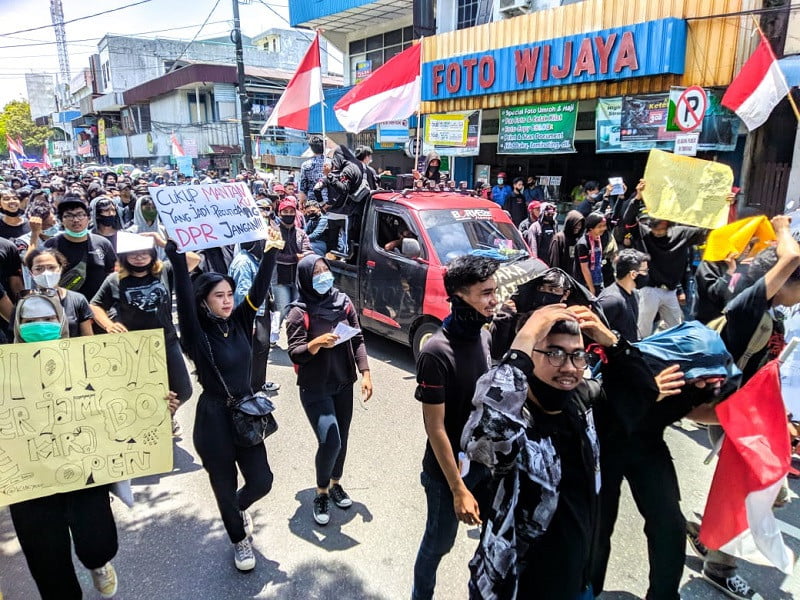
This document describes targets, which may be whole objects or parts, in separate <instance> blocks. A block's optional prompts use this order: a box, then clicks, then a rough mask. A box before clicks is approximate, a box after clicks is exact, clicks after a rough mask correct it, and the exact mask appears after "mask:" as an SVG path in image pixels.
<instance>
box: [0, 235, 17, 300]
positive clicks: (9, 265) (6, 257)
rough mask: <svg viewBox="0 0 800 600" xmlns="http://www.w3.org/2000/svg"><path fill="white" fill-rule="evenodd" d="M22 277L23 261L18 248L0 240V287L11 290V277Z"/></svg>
mask: <svg viewBox="0 0 800 600" xmlns="http://www.w3.org/2000/svg"><path fill="white" fill-rule="evenodd" d="M14 276H17V277H22V260H21V259H20V257H19V252H18V251H17V247H16V246H15V245H14V244H13V243H12V242H10V241H8V240H6V239H3V238H0V285H2V286H3V288H4V289H5V290H10V289H11V286H10V285H9V283H8V280H9V278H10V277H14Z"/></svg>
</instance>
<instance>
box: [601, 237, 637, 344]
mask: <svg viewBox="0 0 800 600" xmlns="http://www.w3.org/2000/svg"><path fill="white" fill-rule="evenodd" d="M648 260H650V257H649V256H648V255H647V254H645V253H644V252H639V251H638V250H631V249H628V250H623V251H622V252H620V253H619V255H618V256H617V260H616V263H615V270H616V280H615V281H614V283H612V284H611V285H610V286H608V287H607V288H605V289H604V290H603V291H602V292H601V293H600V296H598V298H597V303H598V304H599V305H600V308H602V309H603V314H604V315H605V317H606V319H607V320H608V324H609V325H610V326H611V328H612V329H616V330H617V331H619V332H620V334H621V335H622V337H624V338H625V339H626V340H628V341H629V342H636V341H638V340H639V325H638V322H639V300H638V298H637V297H636V291H635V290H637V289H639V288H641V287H643V286H645V285H647V279H648V277H649V273H648V262H647V261H648Z"/></svg>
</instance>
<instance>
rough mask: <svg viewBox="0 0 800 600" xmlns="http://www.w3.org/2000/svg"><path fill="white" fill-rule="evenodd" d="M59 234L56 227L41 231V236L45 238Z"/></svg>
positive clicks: (59, 230)
mask: <svg viewBox="0 0 800 600" xmlns="http://www.w3.org/2000/svg"><path fill="white" fill-rule="evenodd" d="M59 233H61V229H59V227H58V225H53V226H52V227H49V228H48V229H45V230H44V231H42V235H44V236H47V237H49V238H51V237H55V236H57V235H58V234H59Z"/></svg>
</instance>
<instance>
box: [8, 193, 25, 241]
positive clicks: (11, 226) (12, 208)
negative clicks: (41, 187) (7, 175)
mask: <svg viewBox="0 0 800 600" xmlns="http://www.w3.org/2000/svg"><path fill="white" fill-rule="evenodd" d="M0 215H2V216H0V238H4V239H12V238H18V237H22V236H23V235H25V234H26V233H29V232H30V230H31V227H30V225H29V224H28V221H27V219H25V216H24V215H25V210H24V209H23V208H22V205H21V202H20V199H19V198H18V197H17V194H16V193H14V192H12V191H11V190H3V191H0Z"/></svg>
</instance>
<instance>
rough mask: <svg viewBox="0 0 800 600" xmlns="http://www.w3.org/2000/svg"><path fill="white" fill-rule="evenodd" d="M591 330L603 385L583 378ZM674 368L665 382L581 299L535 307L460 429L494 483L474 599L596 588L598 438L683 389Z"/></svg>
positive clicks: (565, 599) (553, 597)
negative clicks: (591, 573)
mask: <svg viewBox="0 0 800 600" xmlns="http://www.w3.org/2000/svg"><path fill="white" fill-rule="evenodd" d="M584 335H586V336H587V337H589V338H591V340H593V341H594V343H595V344H596V345H597V346H599V347H600V348H601V350H599V351H598V352H599V354H600V356H602V360H603V361H604V362H603V382H602V385H601V383H599V382H598V381H595V380H593V379H585V378H584V373H585V370H586V367H587V366H589V365H590V364H591V363H593V362H594V359H593V355H592V354H590V353H587V352H586V350H585V348H586V347H587V346H586V343H585V340H584ZM590 348H591V346H590ZM680 376H682V374H680ZM679 379H680V378H679V377H675V378H674V380H669V381H662V382H660V385H661V389H660V390H659V388H658V387H657V386H656V383H655V382H654V379H653V376H652V374H651V372H650V370H649V369H648V367H647V365H646V364H645V362H644V360H643V359H642V358H641V355H640V354H639V352H638V351H637V350H636V349H635V348H633V347H632V346H631V345H630V344H629V343H628V342H627V341H626V340H625V339H624V338H622V337H620V336H619V335H617V334H616V333H614V332H613V331H611V330H610V329H609V328H608V327H606V326H605V325H604V324H603V322H602V321H601V319H600V318H599V317H598V316H597V315H596V314H595V313H593V312H592V311H591V310H590V309H589V308H587V307H585V306H572V307H570V308H567V307H566V305H564V304H552V305H548V306H544V307H542V308H540V309H538V310H536V311H535V312H534V313H533V314H532V315H531V317H530V318H529V319H528V320H527V322H526V323H525V324H524V325H523V326H522V328H521V329H520V330H519V333H518V334H517V336H516V337H515V338H514V341H513V342H512V344H511V349H510V350H509V351H508V353H507V354H506V355H505V357H504V358H503V360H502V361H501V363H500V364H499V365H498V366H496V367H494V368H493V369H491V370H490V371H489V373H488V374H487V375H485V376H484V377H482V378H481V379H480V380H479V381H478V384H477V386H476V390H475V396H474V398H473V406H474V408H473V410H472V414H471V415H470V418H469V421H468V422H467V425H466V427H465V428H464V432H463V434H462V436H461V446H462V448H464V450H465V452H466V454H467V456H468V457H469V458H470V459H471V460H472V461H473V463H474V462H476V461H477V462H480V463H482V464H484V465H486V466H488V467H489V468H490V469H491V470H492V471H493V474H494V480H495V482H496V483H497V490H496V492H495V496H494V501H493V503H492V508H491V510H489V512H488V514H487V515H486V518H485V519H484V523H485V526H484V530H483V535H482V536H481V542H480V545H479V547H478V550H477V551H476V553H475V556H474V557H473V559H472V561H470V571H471V577H470V582H469V589H470V597H471V598H482V599H486V600H488V599H492V598H494V599H497V600H500V599H502V598H513V597H517V598H547V599H548V600H578V599H583V598H587V599H591V598H593V597H594V595H593V594H592V590H591V585H590V578H589V566H590V564H591V557H592V552H593V542H594V535H595V528H596V526H597V515H598V508H599V497H600V496H599V494H600V490H601V476H600V447H601V444H600V443H599V441H598V440H602V441H603V442H604V441H605V438H604V436H605V434H606V432H607V431H608V428H609V423H611V422H616V423H621V424H623V425H624V426H625V427H626V428H627V429H632V428H633V427H635V424H636V423H637V422H638V420H639V419H641V418H642V416H643V415H644V414H645V411H646V410H647V409H648V408H649V407H651V406H653V405H654V402H655V401H656V399H657V397H658V396H659V391H661V393H662V394H672V393H677V392H675V391H674V390H675V389H676V388H678V387H679V386H680V385H681V381H679ZM631 389H634V390H636V393H635V394H631V393H630V391H629V390H631Z"/></svg>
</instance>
